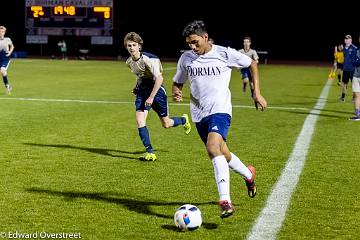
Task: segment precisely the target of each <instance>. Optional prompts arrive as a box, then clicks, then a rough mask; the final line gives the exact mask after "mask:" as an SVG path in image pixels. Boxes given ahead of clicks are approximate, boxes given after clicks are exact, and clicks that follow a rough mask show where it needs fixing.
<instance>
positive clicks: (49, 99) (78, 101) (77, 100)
mask: <svg viewBox="0 0 360 240" xmlns="http://www.w3.org/2000/svg"><path fill="white" fill-rule="evenodd" d="M0 100H13V101H38V102H69V103H95V104H134V102H122V101H106V100H80V99H51V98H16V97H0ZM169 105H173V106H176V105H178V106H189V103H169ZM233 107H234V108H255V107H254V106H246V105H233ZM268 108H269V109H282V110H302V111H309V109H308V108H301V107H268Z"/></svg>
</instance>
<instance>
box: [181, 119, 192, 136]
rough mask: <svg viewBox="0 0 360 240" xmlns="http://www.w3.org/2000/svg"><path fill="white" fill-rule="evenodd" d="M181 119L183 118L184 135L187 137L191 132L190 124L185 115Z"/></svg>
mask: <svg viewBox="0 0 360 240" xmlns="http://www.w3.org/2000/svg"><path fill="white" fill-rule="evenodd" d="M182 117H183V118H185V124H184V130H185V134H186V135H188V134H189V133H190V132H191V124H190V121H189V116H188V115H187V114H183V115H182Z"/></svg>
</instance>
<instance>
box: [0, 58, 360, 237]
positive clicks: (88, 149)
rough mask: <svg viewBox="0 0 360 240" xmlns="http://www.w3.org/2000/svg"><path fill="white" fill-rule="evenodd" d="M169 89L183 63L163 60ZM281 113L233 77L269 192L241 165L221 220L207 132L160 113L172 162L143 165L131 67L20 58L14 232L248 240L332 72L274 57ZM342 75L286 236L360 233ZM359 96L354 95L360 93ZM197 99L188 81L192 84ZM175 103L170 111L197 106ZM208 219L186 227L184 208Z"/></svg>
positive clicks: (4, 230)
mask: <svg viewBox="0 0 360 240" xmlns="http://www.w3.org/2000/svg"><path fill="white" fill-rule="evenodd" d="M163 65H164V69H165V71H164V76H165V82H164V85H165V88H166V89H167V92H168V96H170V91H171V79H172V76H173V75H174V73H175V66H176V64H175V63H163ZM259 68H260V77H261V82H260V83H261V89H262V94H263V95H264V96H265V97H266V99H267V101H268V104H269V108H268V109H267V110H266V111H264V112H261V111H256V110H255V109H254V108H253V107H252V106H253V103H252V102H251V100H250V98H249V93H248V92H246V93H243V92H242V90H241V88H242V84H241V77H240V74H239V73H238V72H236V71H234V72H233V75H232V82H231V90H232V99H233V104H234V109H233V118H232V125H231V128H230V132H229V135H228V145H229V147H230V149H231V150H232V151H233V152H234V153H236V154H237V155H238V156H239V157H240V158H241V159H242V161H243V162H244V163H246V164H249V163H251V164H253V165H254V166H255V167H256V169H257V179H256V180H257V181H256V182H257V185H258V195H257V196H256V197H255V198H254V199H250V198H249V197H248V196H247V193H246V188H245V183H244V181H243V180H242V179H241V178H240V177H239V176H238V175H235V174H234V173H231V193H232V201H233V203H234V204H235V208H236V213H235V215H234V216H233V217H231V218H229V219H225V220H221V219H220V217H219V209H218V206H217V200H218V195H217V190H216V186H215V182H214V177H213V169H212V164H211V162H210V160H209V159H208V157H207V154H206V151H205V148H204V146H203V144H202V142H201V140H200V138H199V136H198V134H197V132H196V129H195V126H194V124H193V131H192V132H191V133H190V135H189V136H186V135H185V134H184V132H183V129H182V128H181V127H179V128H172V129H163V128H162V127H161V124H160V122H159V120H158V118H157V116H156V114H155V113H154V112H151V113H150V115H149V118H148V128H149V131H150V134H151V139H152V145H153V146H154V147H155V150H156V151H157V156H158V161H156V162H142V161H139V160H138V159H137V157H138V156H139V155H140V154H141V153H142V152H143V146H142V144H141V141H140V139H139V137H138V132H137V127H136V122H135V108H134V104H133V101H134V97H133V96H132V94H131V93H130V92H131V89H132V88H133V86H134V83H135V77H134V76H133V75H132V74H131V73H130V70H129V69H128V68H127V67H126V66H125V64H124V63H123V62H115V61H60V60H52V61H50V60H33V59H24V60H18V59H16V60H14V61H13V62H12V63H11V66H10V68H9V69H8V75H9V80H10V83H11V84H12V85H13V88H14V89H13V94H12V95H11V96H8V95H6V94H5V89H3V91H2V92H1V94H0V109H1V110H0V119H1V127H0V136H1V138H0V142H1V145H0V148H1V149H0V183H1V185H0V195H1V198H0V204H1V205H0V206H1V207H0V238H1V237H4V238H5V239H7V238H10V237H9V234H10V233H15V232H18V233H36V232H37V233H39V234H40V233H41V232H46V233H49V234H50V233H63V232H64V233H80V234H81V238H82V239H100V240H102V239H106V240H110V239H201V240H202V239H244V238H246V236H247V235H248V232H249V231H250V230H251V227H252V225H253V224H254V221H255V220H256V218H257V216H258V215H259V213H260V211H261V209H262V208H263V207H264V205H265V203H266V201H267V197H268V196H269V194H270V192H271V190H272V187H273V185H274V184H275V183H276V181H277V179H278V177H279V175H280V174H281V172H282V169H283V168H284V166H285V163H286V161H287V160H288V158H289V155H290V154H291V152H292V149H293V147H294V143H295V142H296V139H297V136H298V135H299V133H300V130H301V128H302V125H303V123H304V120H305V119H306V117H307V116H308V114H309V112H310V110H311V109H312V108H313V107H314V105H315V103H316V102H317V99H318V98H319V95H320V93H321V91H322V89H323V87H324V85H325V84H326V81H327V75H328V73H329V70H330V67H329V68H327V67H316V66H313V67H311V66H306V67H305V66H283V65H260V67H259ZM339 91H340V90H339V87H338V86H337V85H336V82H333V84H332V87H331V90H330V94H329V96H328V100H327V103H326V105H325V108H324V110H323V111H322V112H321V113H320V115H319V118H318V121H317V124H316V128H315V132H314V135H313V139H312V142H311V144H310V148H309V152H308V156H307V160H306V162H305V167H304V169H303V172H302V174H301V176H300V180H299V183H298V185H297V187H296V190H295V192H294V193H293V196H292V200H291V203H290V206H289V209H288V211H287V214H286V218H285V221H284V222H283V225H282V228H281V229H280V231H279V233H278V235H277V236H278V239H358V237H359V233H360V225H359V223H360V199H359V198H360V197H359V196H360V195H359V192H360V186H359V180H360V162H359V160H360V154H359V153H360V148H359V146H360V137H359V136H360V123H359V122H351V121H348V120H347V119H348V118H349V117H350V116H351V115H352V113H353V104H352V103H351V96H350V94H349V96H348V97H347V99H346V102H345V103H339V102H338V96H339ZM349 93H350V90H349ZM184 95H185V96H188V95H189V91H188V85H186V88H185V89H184ZM188 102H189V98H188V97H185V98H184V103H185V104H175V103H173V102H172V101H171V98H170V97H169V104H170V106H169V107H170V115H171V116H176V115H181V114H183V113H188V114H189V106H188V105H187V103H188ZM185 203H191V204H195V205H197V206H198V207H199V208H200V209H201V211H202V213H203V215H204V216H203V225H202V226H201V228H200V229H199V230H197V231H194V232H185V233H184V232H178V231H177V229H176V228H175V226H174V223H173V214H174V212H175V210H176V209H177V207H179V206H180V205H182V204H185Z"/></svg>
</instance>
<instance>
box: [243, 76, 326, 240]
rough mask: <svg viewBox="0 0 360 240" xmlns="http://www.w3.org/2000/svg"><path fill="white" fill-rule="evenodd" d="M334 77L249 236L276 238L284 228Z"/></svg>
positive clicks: (322, 95)
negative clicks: (317, 122)
mask: <svg viewBox="0 0 360 240" xmlns="http://www.w3.org/2000/svg"><path fill="white" fill-rule="evenodd" d="M331 83H332V82H331V81H328V82H327V83H326V85H325V87H324V88H323V90H322V92H321V94H320V97H319V98H318V101H317V103H316V105H315V107H314V108H313V109H312V110H311V111H310V114H309V115H308V116H307V117H306V119H305V122H304V125H303V127H302V129H301V132H300V134H299V136H298V138H297V140H296V143H295V145H294V149H293V151H292V153H291V155H290V156H289V159H288V160H287V163H286V166H285V168H284V169H283V171H282V173H281V175H280V177H279V179H278V181H277V183H276V184H275V185H274V187H273V189H272V191H271V193H270V195H269V197H268V199H267V202H266V205H265V207H264V208H263V209H262V211H261V213H260V215H259V216H258V218H257V219H256V221H255V223H254V225H253V227H252V229H251V231H250V232H249V234H248V236H247V239H248V240H259V239H264V240H265V239H266V240H272V239H276V236H277V233H278V231H279V230H280V229H281V226H282V223H283V221H284V219H285V214H286V211H287V209H288V206H289V203H290V200H291V195H292V193H293V191H294V190H295V188H296V185H297V183H298V181H299V177H300V174H301V172H302V170H303V167H304V164H305V161H306V156H307V153H308V150H309V145H310V142H311V138H312V135H313V133H314V129H315V125H316V121H317V119H318V115H319V114H320V112H321V110H322V109H323V108H324V106H325V104H326V99H327V96H328V94H329V90H330V87H331Z"/></svg>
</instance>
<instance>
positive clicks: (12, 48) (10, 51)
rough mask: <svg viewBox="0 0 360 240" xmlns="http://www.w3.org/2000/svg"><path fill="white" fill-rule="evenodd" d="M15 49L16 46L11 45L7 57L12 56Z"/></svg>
mask: <svg viewBox="0 0 360 240" xmlns="http://www.w3.org/2000/svg"><path fill="white" fill-rule="evenodd" d="M14 49H15V47H14V44H12V43H11V44H10V45H9V52H8V53H7V54H6V56H7V57H10V55H11V54H12V52H13V51H14Z"/></svg>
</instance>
